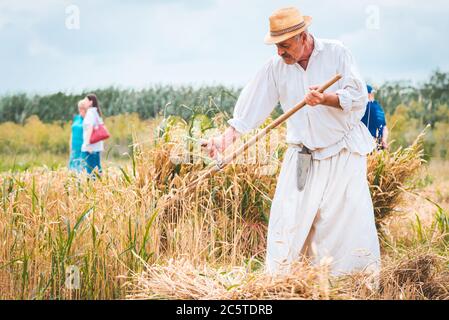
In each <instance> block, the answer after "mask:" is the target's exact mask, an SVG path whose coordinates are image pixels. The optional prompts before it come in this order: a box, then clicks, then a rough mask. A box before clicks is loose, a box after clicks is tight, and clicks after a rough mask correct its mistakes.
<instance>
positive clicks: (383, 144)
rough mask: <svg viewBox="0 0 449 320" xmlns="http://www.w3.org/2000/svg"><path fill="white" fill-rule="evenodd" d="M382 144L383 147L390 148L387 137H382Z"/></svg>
mask: <svg viewBox="0 0 449 320" xmlns="http://www.w3.org/2000/svg"><path fill="white" fill-rule="evenodd" d="M381 144H382V148H384V149H387V150H388V147H389V145H388V142H387V139H385V138H382V141H381Z"/></svg>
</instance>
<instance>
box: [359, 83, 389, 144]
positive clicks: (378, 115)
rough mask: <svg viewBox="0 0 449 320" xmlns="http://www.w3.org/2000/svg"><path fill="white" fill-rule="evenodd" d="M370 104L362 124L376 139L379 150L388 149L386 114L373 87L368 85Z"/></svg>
mask: <svg viewBox="0 0 449 320" xmlns="http://www.w3.org/2000/svg"><path fill="white" fill-rule="evenodd" d="M367 89H368V104H367V106H366V112H365V115H364V116H363V118H362V122H363V123H364V124H365V125H366V126H367V128H368V130H369V132H370V133H371V135H372V136H373V138H374V139H376V142H377V145H378V148H379V149H387V148H388V128H387V122H386V120H385V112H384V110H383V109H382V106H381V105H380V103H379V102H377V101H376V100H375V99H374V93H375V92H376V91H375V90H374V89H373V87H371V86H370V85H367Z"/></svg>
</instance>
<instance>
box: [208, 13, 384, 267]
mask: <svg viewBox="0 0 449 320" xmlns="http://www.w3.org/2000/svg"><path fill="white" fill-rule="evenodd" d="M311 21H312V19H311V17H308V16H302V15H301V13H300V12H299V10H297V9H296V8H283V9H280V10H278V11H276V12H274V14H273V15H272V16H271V17H270V32H269V33H268V34H267V36H266V38H265V42H266V43H267V44H275V45H276V46H277V54H278V55H277V56H274V57H273V58H272V59H270V60H269V61H268V62H267V63H266V64H265V65H264V66H263V67H262V69H261V70H260V71H259V72H258V73H257V74H256V76H255V77H254V78H253V79H252V81H251V82H249V83H248V85H246V87H245V88H244V89H243V91H242V92H241V94H240V97H239V99H238V101H237V104H236V106H235V109H234V115H233V119H231V120H229V124H230V127H229V128H227V129H226V131H225V132H224V133H223V135H222V136H219V137H215V138H212V139H210V140H209V141H208V143H207V146H206V147H207V149H208V150H209V154H210V155H211V156H212V157H215V156H216V155H217V153H218V152H223V151H224V150H225V149H226V148H227V147H228V146H229V145H230V144H232V142H233V141H235V139H237V137H239V136H240V135H241V134H244V133H247V132H249V131H250V130H252V129H254V128H257V127H258V126H259V125H261V124H262V123H263V122H264V120H265V119H266V118H267V117H268V116H269V115H270V113H271V112H272V110H273V109H274V108H275V107H276V105H277V104H278V102H280V103H281V107H282V108H283V110H284V112H285V111H287V110H289V109H290V108H292V107H294V106H295V105H296V104H297V103H298V102H299V101H301V100H302V99H303V98H304V97H305V100H306V102H307V104H308V106H306V107H304V108H303V109H301V110H299V111H298V112H297V113H295V114H294V115H293V116H292V117H290V118H289V120H288V121H287V143H288V145H289V148H288V150H287V152H286V153H285V158H284V161H283V164H282V169H281V172H280V175H279V179H278V184H277V187H276V192H275V196H274V199H273V202H272V207H271V213H270V219H269V225H268V241H267V256H266V270H267V271H268V272H269V273H271V274H278V273H286V272H289V271H290V267H291V264H292V262H294V261H297V260H299V259H301V258H307V260H308V261H312V262H313V263H314V264H319V263H320V261H321V260H322V259H323V258H325V261H332V264H331V271H332V273H333V274H334V275H341V274H347V273H352V272H355V271H368V272H372V271H377V270H378V267H379V264H380V253H379V242H378V238H377V231H376V227H375V221H374V213H373V205H372V200H371V196H370V192H369V188H368V183H367V178H366V175H367V166H366V155H367V154H369V153H370V152H371V151H372V150H373V149H374V142H373V139H372V138H371V135H370V133H369V132H368V130H367V128H366V127H365V126H364V125H363V123H362V122H361V121H360V119H361V118H362V116H363V114H364V112H365V106H366V102H367V91H366V85H365V83H364V81H363V80H362V78H361V77H360V75H359V73H358V71H357V67H356V65H355V62H354V60H353V58H352V55H351V53H350V52H349V50H348V49H347V48H346V47H344V46H343V45H342V44H341V43H340V42H338V41H333V40H323V39H318V38H316V37H314V36H313V35H312V34H310V33H309V32H308V30H307V28H308V26H309V25H310V24H311ZM336 73H340V74H341V75H342V76H343V78H342V79H341V80H340V81H339V82H338V83H336V84H335V85H333V86H332V87H331V88H330V89H329V90H328V91H327V92H325V93H323V94H322V93H320V92H318V91H317V86H316V85H318V84H322V83H325V82H326V81H327V80H328V79H330V78H332V77H333V76H335V74H336ZM329 258H331V259H329Z"/></svg>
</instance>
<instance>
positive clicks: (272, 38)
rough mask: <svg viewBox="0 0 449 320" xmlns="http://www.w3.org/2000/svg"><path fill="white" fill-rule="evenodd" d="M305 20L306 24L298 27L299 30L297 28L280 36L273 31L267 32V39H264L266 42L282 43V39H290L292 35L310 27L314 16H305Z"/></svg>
mask: <svg viewBox="0 0 449 320" xmlns="http://www.w3.org/2000/svg"><path fill="white" fill-rule="evenodd" d="M304 22H305V25H304V27H302V28H301V29H298V30H295V31H292V32H288V33H285V34H283V35H280V36H272V35H271V33H270V32H268V33H267V34H266V36H265V39H264V42H265V44H276V43H280V42H282V41H285V40H287V39H290V38H291V37H294V36H296V35H297V34H300V33H301V32H303V31H304V30H305V29H307V27H309V26H310V25H311V24H312V17H310V16H304Z"/></svg>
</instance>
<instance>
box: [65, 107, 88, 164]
mask: <svg viewBox="0 0 449 320" xmlns="http://www.w3.org/2000/svg"><path fill="white" fill-rule="evenodd" d="M84 102H85V101H84V100H81V101H80V102H78V114H77V115H75V117H74V118H73V122H72V134H71V137H70V161H69V169H70V170H72V171H75V172H81V171H82V170H83V168H84V165H83V157H82V154H81V146H82V145H83V119H84V117H85V115H86V112H87V106H86V104H85V103H84Z"/></svg>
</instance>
